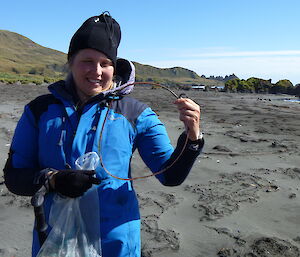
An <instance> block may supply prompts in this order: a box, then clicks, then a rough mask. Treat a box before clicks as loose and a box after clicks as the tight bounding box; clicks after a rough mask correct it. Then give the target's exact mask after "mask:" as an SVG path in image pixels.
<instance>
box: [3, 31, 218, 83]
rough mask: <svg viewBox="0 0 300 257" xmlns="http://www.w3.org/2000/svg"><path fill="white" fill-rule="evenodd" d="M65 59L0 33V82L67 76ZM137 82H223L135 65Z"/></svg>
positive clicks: (11, 34) (16, 36)
mask: <svg viewBox="0 0 300 257" xmlns="http://www.w3.org/2000/svg"><path fill="white" fill-rule="evenodd" d="M66 62H67V55H66V54H65V53H63V52H59V51H56V50H53V49H49V48H46V47H43V46H41V45H38V44H36V43H35V42H33V41H32V40H30V39H29V38H27V37H24V36H22V35H19V34H17V33H14V32H10V31H6V30H0V80H2V81H5V82H15V81H18V80H19V81H21V82H22V83H26V82H29V81H33V82H37V83H43V82H51V81H54V80H57V79H58V78H63V77H65V76H66V72H67V66H66ZM134 65H135V67H136V79H137V81H154V82H160V83H169V84H171V85H177V84H181V85H183V84H184V85H186V84H190V85H191V84H204V85H223V84H224V82H222V81H217V80H213V79H206V78H201V77H200V76H198V75H197V74H196V73H195V72H193V71H191V70H188V69H184V68H181V67H174V68H166V69H160V68H156V67H153V66H150V65H143V64H140V63H137V62H134Z"/></svg>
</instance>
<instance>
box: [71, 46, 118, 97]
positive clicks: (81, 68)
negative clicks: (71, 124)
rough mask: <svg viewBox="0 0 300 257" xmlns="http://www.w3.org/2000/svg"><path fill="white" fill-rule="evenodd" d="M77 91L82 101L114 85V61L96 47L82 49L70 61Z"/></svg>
mask: <svg viewBox="0 0 300 257" xmlns="http://www.w3.org/2000/svg"><path fill="white" fill-rule="evenodd" d="M69 63H70V64H69V65H70V69H71V73H72V76H73V79H74V83H75V87H76V92H77V94H78V97H79V99H80V100H81V102H82V103H84V102H86V101H87V100H88V99H89V98H91V97H93V96H95V95H97V94H99V93H101V92H102V91H105V90H108V89H110V88H111V87H112V85H113V75H114V66H113V62H112V61H111V60H110V59H108V58H107V57H106V55H105V54H103V53H101V52H99V51H96V50H94V49H82V50H80V51H79V52H78V53H77V54H76V55H75V56H74V57H72V58H71V61H70V62H69Z"/></svg>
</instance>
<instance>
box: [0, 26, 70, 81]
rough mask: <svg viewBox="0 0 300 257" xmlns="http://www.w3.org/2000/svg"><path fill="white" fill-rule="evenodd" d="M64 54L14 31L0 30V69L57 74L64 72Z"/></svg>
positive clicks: (49, 74)
mask: <svg viewBox="0 0 300 257" xmlns="http://www.w3.org/2000/svg"><path fill="white" fill-rule="evenodd" d="M66 61H67V58H66V54H65V53H62V52H59V51H56V50H53V49H49V48H46V47H43V46H40V45H38V44H36V43H34V42H33V41H32V40H30V39H29V38H26V37H24V36H22V35H19V34H17V33H14V32H10V31H6V30H0V71H1V72H12V73H16V74H26V73H28V74H33V75H45V76H57V75H61V74H62V73H64V72H66V66H65V64H66Z"/></svg>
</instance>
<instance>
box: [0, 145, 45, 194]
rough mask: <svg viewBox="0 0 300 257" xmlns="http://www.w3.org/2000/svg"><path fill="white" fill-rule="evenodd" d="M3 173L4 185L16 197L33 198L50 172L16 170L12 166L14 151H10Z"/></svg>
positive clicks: (26, 169) (29, 169)
mask: <svg viewBox="0 0 300 257" xmlns="http://www.w3.org/2000/svg"><path fill="white" fill-rule="evenodd" d="M3 172H4V183H5V185H6V187H7V189H8V190H9V191H10V192H12V193H14V194H16V195H23V196H33V195H34V194H35V192H36V191H37V190H38V189H39V188H40V187H41V185H43V184H44V182H45V174H46V172H48V171H47V170H42V171H40V169H33V168H14V167H13V165H12V150H10V152H9V155H8V159H7V161H6V164H5V166H4V169H3Z"/></svg>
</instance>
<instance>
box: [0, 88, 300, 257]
mask: <svg viewBox="0 0 300 257" xmlns="http://www.w3.org/2000/svg"><path fill="white" fill-rule="evenodd" d="M0 90H1V95H0V101H1V105H0V120H1V122H0V157H1V158H0V164H1V171H0V173H1V175H2V168H3V165H4V163H5V159H6V158H7V152H8V149H9V144H10V141H11V138H12V135H13V131H14V128H15V125H16V122H17V120H18V119H19V117H20V115H21V113H22V111H23V107H24V105H25V104H26V103H27V102H29V101H30V100H31V99H33V98H34V97H35V96H38V95H40V94H44V93H47V89H46V87H45V86H44V87H42V86H34V85H31V86H30V85H28V86H20V85H4V84H0ZM178 93H182V92H178ZM184 93H186V94H187V95H188V96H189V97H191V98H193V99H194V100H195V101H197V102H198V103H199V104H200V106H201V110H202V113H201V114H202V130H203V132H204V133H205V142H206V143H205V148H204V149H203V152H202V154H201V155H200V156H199V158H198V159H197V162H196V164H195V166H194V167H193V170H192V172H191V173H190V175H189V177H188V178H187V180H186V181H185V182H184V183H183V184H182V185H181V186H179V187H164V186H162V185H160V184H159V182H158V181H157V180H156V179H155V178H149V179H145V180H138V181H135V182H134V186H135V189H136V192H137V194H138V198H139V202H140V209H141V215H142V255H143V256H144V257H151V256H155V257H160V256H161V257H179V256H180V257H182V256H187V257H229V256H232V257H238V256H239V257H267V256H268V257H269V256H272V257H277V256H278V257H279V256H280V257H283V256H284V257H296V256H300V186H299V185H300V158H299V157H300V149H299V148H300V146H299V145H300V119H299V113H300V104H299V103H297V102H286V101H283V100H282V99H283V98H286V96H282V95H257V94H227V93H215V92H198V91H187V92H184ZM132 96H134V97H135V98H137V99H140V100H141V101H144V102H146V103H148V104H149V105H150V106H151V107H152V108H153V109H154V110H155V111H156V112H157V114H158V115H159V117H160V119H161V120H162V121H163V123H165V125H166V127H167V129H168V132H169V135H170V138H171V141H172V143H173V144H174V145H175V144H176V139H177V137H178V135H179V134H180V133H181V132H182V130H183V128H182V125H181V123H180V122H179V121H178V117H177V116H178V115H177V113H176V108H175V107H174V106H173V104H172V102H173V100H174V99H173V96H172V95H170V93H168V92H167V91H165V90H162V89H151V88H149V87H137V88H135V90H134V92H133V93H132ZM132 168H133V172H134V176H138V175H145V174H147V173H148V172H149V171H148V170H147V168H146V167H145V165H144V164H143V162H142V161H141V160H140V158H139V156H138V153H134V157H133V159H132ZM29 200H30V199H29V198H27V197H20V196H15V195H13V194H11V193H10V192H8V191H7V189H6V187H5V185H4V183H3V178H2V176H1V177H0V208H1V212H0V256H3V257H4V256H5V257H7V256H15V257H28V256H30V247H31V230H32V224H33V211H32V207H31V206H30V203H29Z"/></svg>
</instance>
